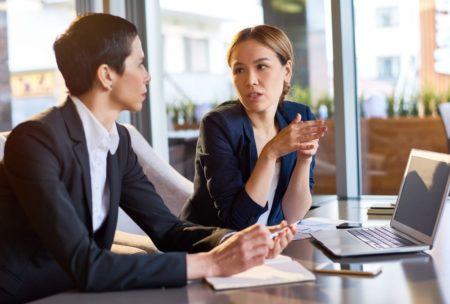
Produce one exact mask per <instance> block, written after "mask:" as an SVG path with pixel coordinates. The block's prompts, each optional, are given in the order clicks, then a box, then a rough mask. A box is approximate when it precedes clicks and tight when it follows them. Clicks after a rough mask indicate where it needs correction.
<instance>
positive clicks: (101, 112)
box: [77, 91, 120, 131]
mask: <svg viewBox="0 0 450 304" xmlns="http://www.w3.org/2000/svg"><path fill="white" fill-rule="evenodd" d="M77 97H78V98H79V99H80V100H81V101H82V102H83V103H84V105H85V106H86V107H87V108H88V109H89V111H91V112H92V114H93V115H94V116H95V118H96V119H97V120H98V121H99V122H100V124H101V125H102V126H104V127H105V128H106V130H108V131H111V128H112V126H113V125H114V123H115V122H116V120H117V117H119V114H120V110H118V109H116V108H114V107H112V105H111V102H110V100H109V98H108V97H107V95H106V94H101V93H100V94H99V93H95V92H92V91H89V92H87V93H85V94H83V95H80V96H77Z"/></svg>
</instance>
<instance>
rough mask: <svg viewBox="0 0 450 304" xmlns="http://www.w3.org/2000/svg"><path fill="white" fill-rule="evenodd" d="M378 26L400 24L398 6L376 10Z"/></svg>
mask: <svg viewBox="0 0 450 304" xmlns="http://www.w3.org/2000/svg"><path fill="white" fill-rule="evenodd" d="M375 14H376V21H377V26H378V27H392V26H397V25H398V8H397V7H381V8H377V9H376V11H375Z"/></svg>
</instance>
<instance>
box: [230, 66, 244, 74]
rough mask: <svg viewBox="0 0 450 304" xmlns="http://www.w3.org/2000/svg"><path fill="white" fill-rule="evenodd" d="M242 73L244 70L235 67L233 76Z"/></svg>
mask: <svg viewBox="0 0 450 304" xmlns="http://www.w3.org/2000/svg"><path fill="white" fill-rule="evenodd" d="M243 72H244V69H243V68H241V67H237V68H234V69H233V74H235V75H236V74H242V73H243Z"/></svg>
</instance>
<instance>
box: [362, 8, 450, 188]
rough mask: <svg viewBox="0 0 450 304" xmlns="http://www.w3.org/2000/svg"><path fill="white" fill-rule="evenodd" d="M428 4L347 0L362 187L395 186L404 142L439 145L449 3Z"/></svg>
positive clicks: (443, 140)
mask: <svg viewBox="0 0 450 304" xmlns="http://www.w3.org/2000/svg"><path fill="white" fill-rule="evenodd" d="M431 4H433V2H430V1H421V0H413V1H403V0H395V1H376V0H369V1H368V0H355V1H354V6H355V36H356V53H357V74H358V96H359V101H360V110H361V111H360V114H361V118H360V124H361V152H362V178H363V183H362V185H363V189H362V193H363V194H397V193H398V190H399V187H400V183H401V180H402V176H403V171H404V168H405V166H406V162H407V159H408V155H409V152H410V150H411V149H412V148H418V149H425V150H433V151H438V152H447V136H446V134H445V130H444V127H443V124H442V120H441V118H440V116H439V111H438V107H439V104H441V103H443V102H448V101H450V90H449V88H450V64H448V63H449V62H450V61H449V59H448V56H447V55H445V56H444V55H442V54H444V53H446V54H448V53H449V51H450V35H449V31H448V28H449V27H448V24H450V18H449V16H450V7H449V5H448V1H440V0H438V1H435V2H434V5H431ZM373 16H375V18H373ZM444 24H445V25H444Z"/></svg>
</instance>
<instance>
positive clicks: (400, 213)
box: [311, 149, 450, 256]
mask: <svg viewBox="0 0 450 304" xmlns="http://www.w3.org/2000/svg"><path fill="white" fill-rule="evenodd" d="M449 183H450V155H448V154H443V153H436V152H430V151H423V150H416V149H413V150H411V153H410V155H409V159H408V164H407V166H406V170H405V174H404V176H403V181H402V185H401V187H400V192H399V195H398V198H397V204H396V208H395V211H394V214H393V216H392V219H391V222H390V224H389V226H384V227H368V228H356V229H348V230H328V231H317V232H313V233H311V235H312V237H313V238H314V239H316V240H317V241H318V242H319V243H320V244H321V245H323V246H324V247H325V248H327V249H328V250H329V251H330V252H331V253H333V254H334V255H336V256H358V255H372V254H385V253H401V252H415V251H422V250H428V249H431V247H432V245H433V241H434V238H435V236H436V233H437V228H438V225H439V219H440V217H441V214H442V212H443V209H444V206H445V201H446V199H447V196H448V191H449Z"/></svg>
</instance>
